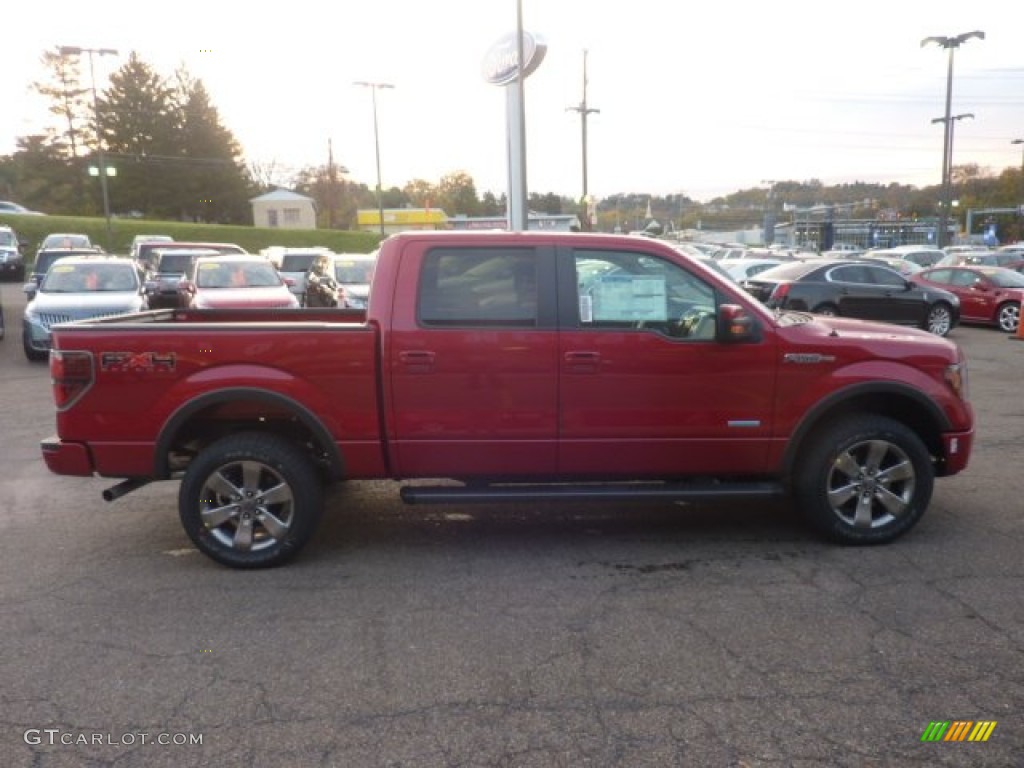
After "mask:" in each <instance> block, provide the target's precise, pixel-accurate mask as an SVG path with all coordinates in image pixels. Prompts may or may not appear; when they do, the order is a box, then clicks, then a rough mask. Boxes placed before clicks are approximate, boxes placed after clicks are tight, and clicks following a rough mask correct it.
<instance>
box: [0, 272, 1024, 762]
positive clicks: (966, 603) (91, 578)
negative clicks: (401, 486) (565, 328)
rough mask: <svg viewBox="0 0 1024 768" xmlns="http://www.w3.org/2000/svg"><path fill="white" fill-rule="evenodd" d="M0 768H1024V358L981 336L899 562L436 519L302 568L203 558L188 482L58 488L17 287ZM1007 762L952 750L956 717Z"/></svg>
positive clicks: (656, 513)
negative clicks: (186, 521)
mask: <svg viewBox="0 0 1024 768" xmlns="http://www.w3.org/2000/svg"><path fill="white" fill-rule="evenodd" d="M0 293H2V299H3V306H4V314H5V316H6V326H7V337H6V339H5V340H4V341H2V342H0V418H2V424H3V453H2V454H0V455H2V456H3V466H4V469H5V471H4V472H3V474H2V476H0V488H2V492H3V498H4V500H5V503H4V504H3V505H2V508H0V615H2V617H3V618H2V621H0V647H2V648H3V651H2V653H0V698H2V707H0V710H2V713H3V714H2V719H3V728H2V730H0V765H2V766H33V767H35V768H51V767H52V766H118V767H122V766H147V767H148V766H175V767H176V768H177V767H180V766H243V765H244V766H267V767H268V768H269V767H271V766H346V767H349V766H410V767H412V766H415V767H417V768H418V767H420V766H509V767H513V766H514V767H516V768H519V767H520V766H523V767H530V766H538V767H539V766H566V767H567V768H569V767H572V768H576V767H577V766H587V765H589V766H595V767H597V768H606V767H608V766H623V767H629V768H633V767H635V766H659V767H660V766H737V767H740V766H742V767H745V768H753V767H754V766H780V767H781V766H800V767H801V768H816V767H818V766H820V767H822V768H824V767H825V766H829V767H832V766H849V768H864V767H866V766H867V767H873V766H908V765H910V766H1001V767H1002V766H1024V564H1022V555H1021V553H1022V552H1024V502H1022V501H1021V495H1022V492H1024V481H1022V480H1021V477H1022V471H1021V467H1022V465H1024V397H1022V396H1021V387H1022V384H1021V382H1024V342H1018V341H1011V340H1009V339H1008V337H1007V336H1006V335H1005V334H1003V333H1000V332H998V331H995V330H992V329H987V328H976V327H962V328H958V329H956V330H955V331H954V332H953V334H952V336H951V338H953V339H954V340H955V341H957V342H958V343H960V344H961V345H962V346H963V348H964V349H965V351H966V353H967V355H968V358H969V360H970V363H971V371H970V377H971V378H970V387H971V392H972V396H973V400H974V403H975V408H976V411H977V428H978V437H977V442H976V447H975V452H974V455H973V458H972V462H971V466H970V467H969V468H968V470H967V471H966V472H965V473H963V474H961V475H959V476H957V477H954V478H949V479H944V480H940V481H938V482H937V484H936V491H935V496H934V499H933V502H932V505H931V508H930V509H929V511H928V513H927V514H926V515H925V517H924V519H923V520H922V521H921V523H920V524H919V525H918V526H917V527H916V528H915V529H914V530H913V531H912V532H911V533H910V534H908V535H907V536H905V537H904V538H902V539H901V540H899V541H898V542H896V543H894V544H891V545H888V546H884V547H877V548H868V549H849V548H840V547H836V546H832V545H829V544H825V543H822V542H821V541H819V540H817V539H816V538H814V537H813V536H812V535H811V534H809V533H808V532H807V531H806V530H805V528H804V527H803V526H802V525H801V524H800V523H799V521H798V520H796V519H795V518H794V516H793V515H792V514H791V513H789V511H788V510H787V509H786V508H785V506H784V505H779V506H770V505H747V506H730V507H700V506H698V507H680V506H675V505H652V506H635V505H624V504H620V505H614V506H600V507H590V506H586V505H580V504H562V505H555V504H549V505H535V506H530V505H523V506H510V507H504V506H499V507H476V506H471V507H453V508H446V507H404V506H403V505H402V504H401V503H400V502H399V501H398V498H397V491H396V486H395V485H394V484H391V483H385V482H381V483H353V484H350V485H348V486H343V487H339V488H337V489H335V490H334V491H333V492H332V494H331V497H330V506H329V510H328V513H327V515H325V519H324V524H323V525H322V526H321V529H320V531H319V533H318V535H317V537H316V538H315V540H314V542H313V543H312V544H311V545H310V546H309V547H308V548H307V549H306V551H305V552H304V553H303V555H302V556H301V557H300V558H299V559H298V560H297V561H296V562H294V563H293V564H291V565H289V566H287V567H285V568H282V569H276V570H270V571H262V572H238V571H232V570H229V569H226V568H223V567H220V566H218V565H216V564H214V563H213V562H211V561H209V560H207V559H206V558H204V557H202V556H201V555H199V554H197V553H196V552H195V550H194V549H193V548H192V547H191V544H190V542H189V540H188V539H187V537H186V536H185V534H184V532H183V531H182V530H181V527H180V525H179V523H178V519H177V513H176V492H177V483H173V482H168V483H159V484H154V485H150V486H147V487H145V488H143V489H142V490H140V491H138V492H136V493H133V494H130V495H129V496H127V497H125V498H123V499H121V500H119V501H117V502H115V503H113V504H108V503H106V502H104V501H102V500H101V498H100V491H101V490H102V489H104V488H106V487H108V486H109V485H111V484H112V483H111V481H107V480H101V479H95V480H92V479H80V478H70V477H58V476H54V475H50V474H49V473H48V472H47V470H46V468H45V466H44V465H43V463H42V460H41V459H40V456H39V450H38V442H39V440H40V438H42V437H45V436H46V435H48V434H50V433H52V432H53V409H52V404H51V401H50V392H49V386H48V374H47V369H46V366H45V365H44V364H38V363H34V364H33V363H29V362H28V361H26V359H25V357H24V355H23V353H22V350H21V344H20V338H19V332H20V314H21V309H22V307H23V305H24V299H23V297H22V295H21V293H20V286H19V285H14V284H9V283H8V284H2V285H0ZM945 721H951V722H956V721H960V722H966V721H970V722H971V723H975V724H977V723H995V725H994V726H993V727H992V728H991V730H990V731H989V736H988V739H987V741H984V742H971V741H966V740H965V741H937V742H930V741H922V736H923V735H924V734H925V732H926V730H928V729H929V727H930V724H932V723H934V722H945Z"/></svg>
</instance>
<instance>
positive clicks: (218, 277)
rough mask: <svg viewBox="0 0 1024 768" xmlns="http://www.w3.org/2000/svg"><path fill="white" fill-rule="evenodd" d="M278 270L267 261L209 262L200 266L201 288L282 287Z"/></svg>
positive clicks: (198, 284) (199, 280)
mask: <svg viewBox="0 0 1024 768" xmlns="http://www.w3.org/2000/svg"><path fill="white" fill-rule="evenodd" d="M281 284H282V283H281V278H280V276H279V275H278V274H277V270H276V269H274V266H273V265H272V264H270V263H269V262H265V261H244V262H239V261H234V262H224V261H207V262H204V263H202V264H200V265H199V268H198V270H197V275H196V285H197V286H198V287H200V288H269V287H272V286H275V285H281Z"/></svg>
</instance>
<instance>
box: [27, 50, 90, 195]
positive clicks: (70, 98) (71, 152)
mask: <svg viewBox="0 0 1024 768" xmlns="http://www.w3.org/2000/svg"><path fill="white" fill-rule="evenodd" d="M40 61H41V62H42V64H43V67H44V68H45V70H46V71H47V72H48V74H49V80H44V81H37V82H34V83H32V87H33V88H34V89H35V91H36V92H37V93H38V94H39V95H40V96H44V97H46V98H48V99H49V100H50V106H49V111H50V114H52V115H55V116H57V117H58V118H59V119H60V121H61V123H62V124H66V125H67V127H66V128H64V129H62V130H59V131H54V133H55V134H56V137H57V138H56V139H55V140H54V141H52V142H51V143H50V147H51V149H52V150H54V151H56V152H57V153H59V154H61V155H64V156H65V157H66V158H67V159H68V160H69V161H70V165H69V170H70V171H71V173H72V174H73V176H72V181H71V185H72V188H73V195H72V196H71V197H70V198H69V199H68V198H67V196H66V195H65V194H63V193H62V194H61V195H60V196H59V198H60V209H61V210H65V211H68V212H69V213H71V212H73V213H86V212H88V211H89V210H90V208H91V206H90V203H89V200H88V199H87V197H86V170H85V165H84V163H81V162H79V159H78V158H79V152H80V150H81V148H82V147H84V146H87V145H88V144H90V143H91V144H93V146H95V138H96V137H95V133H94V132H93V131H92V122H91V119H92V107H93V105H92V99H91V97H90V96H89V93H90V89H89V88H87V87H85V86H84V85H83V84H82V77H81V57H79V56H62V55H61V53H60V49H54V50H52V51H44V52H43V54H42V56H40ZM47 202H48V203H50V204H51V205H52V203H53V202H57V201H56V200H54V201H47Z"/></svg>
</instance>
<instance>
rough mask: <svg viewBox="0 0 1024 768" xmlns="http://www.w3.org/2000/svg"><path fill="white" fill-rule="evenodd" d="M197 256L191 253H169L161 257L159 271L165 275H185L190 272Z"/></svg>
mask: <svg viewBox="0 0 1024 768" xmlns="http://www.w3.org/2000/svg"><path fill="white" fill-rule="evenodd" d="M195 258H196V257H195V256H194V255H193V254H190V253H167V254H164V255H163V256H161V257H160V267H159V270H158V271H159V272H160V273H161V274H164V275H168V274H175V275H183V274H185V273H186V272H188V270H189V267H191V266H192V262H193V261H195Z"/></svg>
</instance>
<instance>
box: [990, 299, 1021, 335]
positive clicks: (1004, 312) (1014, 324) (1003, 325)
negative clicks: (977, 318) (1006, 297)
mask: <svg viewBox="0 0 1024 768" xmlns="http://www.w3.org/2000/svg"><path fill="white" fill-rule="evenodd" d="M996 322H997V323H998V324H999V330H1001V331H1005V332H1006V333H1016V332H1017V328H1018V326H1019V325H1020V304H1018V303H1017V302H1015V301H1007V302H1006V303H1004V304H1000V305H999V308H998V309H997V310H996Z"/></svg>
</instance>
